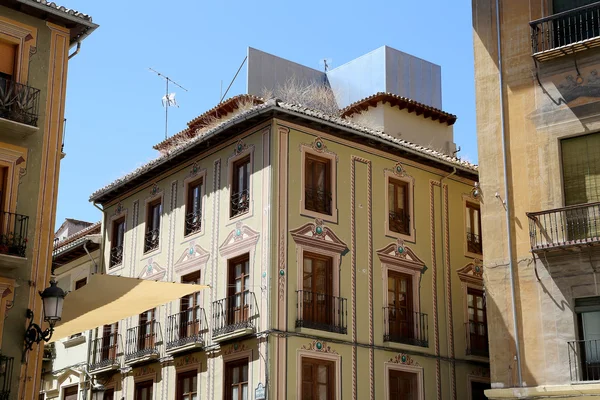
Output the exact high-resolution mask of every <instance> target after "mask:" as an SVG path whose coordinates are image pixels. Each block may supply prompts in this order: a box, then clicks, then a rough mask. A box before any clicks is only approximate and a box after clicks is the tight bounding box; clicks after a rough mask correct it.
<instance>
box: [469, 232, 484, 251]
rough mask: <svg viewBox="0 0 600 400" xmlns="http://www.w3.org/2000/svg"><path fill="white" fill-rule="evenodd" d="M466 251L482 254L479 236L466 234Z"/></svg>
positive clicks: (471, 233) (470, 233)
mask: <svg viewBox="0 0 600 400" xmlns="http://www.w3.org/2000/svg"><path fill="white" fill-rule="evenodd" d="M467 251H468V252H469V253H474V254H483V247H482V246H481V236H480V235H478V234H476V233H473V232H467Z"/></svg>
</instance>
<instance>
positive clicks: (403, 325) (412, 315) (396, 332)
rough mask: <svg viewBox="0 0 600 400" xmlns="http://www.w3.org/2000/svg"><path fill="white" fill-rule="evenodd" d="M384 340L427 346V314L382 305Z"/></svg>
mask: <svg viewBox="0 0 600 400" xmlns="http://www.w3.org/2000/svg"><path fill="white" fill-rule="evenodd" d="M383 320H384V321H383V323H384V329H385V334H384V336H383V340H384V342H395V343H405V344H410V345H413V346H421V347H427V346H428V345H429V342H428V329H427V328H428V325H427V314H422V313H419V312H412V311H407V310H406V309H404V308H396V307H383Z"/></svg>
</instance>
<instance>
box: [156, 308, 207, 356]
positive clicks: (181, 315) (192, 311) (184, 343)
mask: <svg viewBox="0 0 600 400" xmlns="http://www.w3.org/2000/svg"><path fill="white" fill-rule="evenodd" d="M207 332H208V323H207V321H206V314H205V313H204V309H203V308H200V307H199V306H195V307H191V308H188V309H187V310H183V311H180V312H178V313H176V314H173V315H170V316H169V318H168V321H167V341H166V351H167V353H176V352H184V351H188V350H194V349H199V348H202V346H204V343H205V341H206V333H207Z"/></svg>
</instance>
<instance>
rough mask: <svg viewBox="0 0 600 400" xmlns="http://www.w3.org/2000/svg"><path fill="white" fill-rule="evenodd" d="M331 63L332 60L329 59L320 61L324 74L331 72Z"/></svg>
mask: <svg viewBox="0 0 600 400" xmlns="http://www.w3.org/2000/svg"><path fill="white" fill-rule="evenodd" d="M331 62H332V60H331V58H329V57H327V58H323V59H322V60H319V65H320V66H321V68H323V72H327V71H329V66H330V65H331Z"/></svg>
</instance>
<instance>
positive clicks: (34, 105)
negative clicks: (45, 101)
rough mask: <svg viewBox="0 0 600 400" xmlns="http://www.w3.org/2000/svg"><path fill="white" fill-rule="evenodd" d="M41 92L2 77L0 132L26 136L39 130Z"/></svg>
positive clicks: (0, 82) (0, 80)
mask: <svg viewBox="0 0 600 400" xmlns="http://www.w3.org/2000/svg"><path fill="white" fill-rule="evenodd" d="M39 105H40V90H39V89H35V88H32V87H29V86H27V85H23V84H21V83H18V82H16V81H14V80H12V79H11V78H10V77H7V76H0V131H2V132H6V133H9V134H13V135H19V136H24V135H25V136H26V135H29V134H32V133H34V132H36V131H37V130H38V128H37V123H38V116H39Z"/></svg>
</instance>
